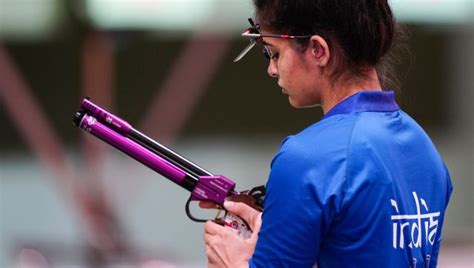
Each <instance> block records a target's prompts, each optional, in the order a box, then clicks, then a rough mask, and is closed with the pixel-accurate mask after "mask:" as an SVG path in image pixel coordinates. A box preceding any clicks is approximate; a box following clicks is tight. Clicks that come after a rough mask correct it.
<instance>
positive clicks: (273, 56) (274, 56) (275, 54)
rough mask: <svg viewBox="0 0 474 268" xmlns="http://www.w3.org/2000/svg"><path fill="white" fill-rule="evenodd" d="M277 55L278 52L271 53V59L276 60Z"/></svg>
mask: <svg viewBox="0 0 474 268" xmlns="http://www.w3.org/2000/svg"><path fill="white" fill-rule="evenodd" d="M279 55H280V54H278V53H273V54H272V57H271V59H272V60H277V59H278V56H279Z"/></svg>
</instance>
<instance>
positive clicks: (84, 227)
mask: <svg viewBox="0 0 474 268" xmlns="http://www.w3.org/2000/svg"><path fill="white" fill-rule="evenodd" d="M391 5H392V8H393V10H394V12H395V14H396V16H397V18H398V20H399V21H400V22H401V23H403V24H404V25H406V27H407V28H408V29H409V32H410V38H409V40H408V43H407V47H408V48H409V50H410V52H409V54H407V53H404V54H400V55H399V56H397V58H396V59H397V65H396V70H397V75H398V77H399V78H400V82H401V90H400V91H399V92H397V95H398V100H399V102H400V104H401V105H402V107H403V109H404V110H405V111H407V112H408V113H409V114H410V115H412V116H413V117H414V118H415V119H416V120H417V121H418V122H419V123H420V124H421V125H422V126H423V127H424V128H425V130H426V131H427V132H428V134H429V135H430V136H431V137H432V139H433V141H434V143H435V144H436V146H437V148H438V149H439V151H440V152H441V155H442V156H443V158H444V160H445V162H446V163H447V165H448V167H449V169H450V172H451V177H452V181H453V184H454V188H455V190H454V194H453V196H452V199H451V203H450V204H449V209H448V212H447V219H446V222H445V226H444V230H443V234H444V242H443V244H442V247H443V249H442V252H441V256H440V259H439V262H440V267H473V266H474V260H473V255H474V242H473V239H474V219H473V218H474V210H473V204H474V200H473V195H472V192H473V191H474V187H473V173H474V172H473V165H474V159H473V155H474V154H473V148H474V147H473V144H474V142H473V137H474V130H473V121H474V120H473V114H474V111H473V106H474V105H472V100H473V99H474V98H473V97H474V96H473V91H474V56H473V55H474V51H473V50H474V27H473V23H474V19H473V18H474V1H472V0H410V1H406V0H403V1H402V0H399V1H397V0H392V1H391ZM252 14H253V10H252V5H251V2H250V0H244V1H242V0H0V125H1V131H0V267H51V266H54V267H204V266H205V265H206V258H205V253H204V246H203V241H202V229H203V225H202V224H199V223H195V222H192V221H190V220H189V219H188V218H187V217H186V215H185V212H184V205H185V202H186V199H187V198H188V193H187V192H186V191H185V190H183V189H181V188H178V187H177V186H176V185H174V184H173V183H171V182H169V181H168V180H166V179H164V178H163V177H161V176H159V175H157V174H156V173H154V172H152V171H150V170H148V169H147V168H145V167H143V166H142V165H141V164H138V163H136V162H135V161H133V160H131V159H130V158H128V157H126V156H124V155H123V154H121V153H120V152H118V151H117V150H115V149H113V148H111V147H109V146H107V145H105V144H103V143H101V142H99V141H98V140H97V139H95V138H94V137H92V136H87V135H84V134H83V133H82V131H80V130H79V129H77V128H76V127H74V126H73V125H72V121H71V120H72V115H73V114H74V113H75V112H76V110H77V108H78V106H79V103H80V100H81V98H82V97H84V96H90V97H92V100H93V101H94V102H96V103H98V104H100V105H101V106H103V107H106V108H108V110H110V111H112V112H114V113H116V114H117V115H119V116H120V117H122V118H123V119H125V120H127V121H128V122H130V123H131V124H132V125H134V126H135V127H136V128H137V129H139V130H141V131H142V132H144V133H146V134H147V135H149V136H151V137H152V138H154V139H157V140H158V141H160V142H161V143H163V144H165V145H167V146H170V147H171V148H172V149H174V150H176V151H178V152H179V153H180V154H182V155H184V156H186V157H187V158H189V159H191V160H193V161H194V162H196V163H197V164H199V165H201V166H203V167H205V168H206V169H208V170H210V171H212V172H213V173H215V174H224V175H226V176H227V177H229V178H232V179H233V180H235V181H236V182H237V186H238V188H239V190H243V189H248V188H251V187H253V186H256V185H261V184H264V183H265V182H266V179H267V175H268V171H269V166H270V161H271V159H272V156H273V154H274V153H275V152H276V150H277V149H278V146H279V144H280V142H281V140H282V139H283V138H284V137H286V136H288V135H291V134H295V133H297V132H298V131H300V130H302V129H303V128H304V127H306V126H308V125H309V124H311V123H313V122H315V121H317V120H319V118H320V117H321V115H322V113H321V111H320V109H319V108H315V109H306V110H295V109H293V108H291V107H290V105H289V104H288V100H287V98H286V97H285V96H284V95H282V94H281V92H280V89H279V88H278V87H277V85H276V83H275V81H273V80H272V79H271V78H269V77H268V76H267V74H266V62H265V60H263V58H262V57H261V55H260V51H258V49H254V50H253V51H252V52H251V53H250V55H248V56H247V57H245V58H244V59H243V60H242V61H240V62H238V63H235V64H234V63H232V60H233V58H234V57H235V56H236V55H237V54H238V53H239V52H240V50H241V49H242V48H243V47H244V46H246V44H247V42H248V41H247V40H243V39H241V38H240V33H241V31H242V30H244V29H245V28H246V27H247V24H248V23H247V18H248V17H250V16H252Z"/></svg>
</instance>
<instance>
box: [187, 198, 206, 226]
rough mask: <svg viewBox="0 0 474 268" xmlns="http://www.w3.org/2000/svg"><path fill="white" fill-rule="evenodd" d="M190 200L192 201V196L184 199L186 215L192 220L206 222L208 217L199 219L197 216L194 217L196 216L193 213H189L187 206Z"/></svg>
mask: <svg viewBox="0 0 474 268" xmlns="http://www.w3.org/2000/svg"><path fill="white" fill-rule="evenodd" d="M192 201H194V200H193V197H192V196H189V198H188V201H186V207H185V211H186V216H188V218H189V219H191V220H192V221H195V222H207V221H209V220H210V219H199V218H196V217H194V216H193V214H192V213H191V209H190V208H189V205H190V204H191V202H192Z"/></svg>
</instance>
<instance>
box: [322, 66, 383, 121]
mask: <svg viewBox="0 0 474 268" xmlns="http://www.w3.org/2000/svg"><path fill="white" fill-rule="evenodd" d="M366 90H370V91H380V90H382V86H381V84H380V81H379V78H378V75H377V71H376V70H375V68H372V69H371V70H369V71H368V72H367V73H366V75H365V76H364V77H351V78H347V76H341V78H340V79H338V81H336V82H334V83H328V86H327V87H326V90H325V92H323V94H322V96H321V107H322V108H323V112H324V113H325V114H326V113H327V112H328V111H329V110H331V109H332V108H333V107H334V106H336V105H337V104H338V103H339V102H341V101H343V100H344V99H346V98H348V97H350V96H352V95H354V94H356V93H358V92H360V91H366Z"/></svg>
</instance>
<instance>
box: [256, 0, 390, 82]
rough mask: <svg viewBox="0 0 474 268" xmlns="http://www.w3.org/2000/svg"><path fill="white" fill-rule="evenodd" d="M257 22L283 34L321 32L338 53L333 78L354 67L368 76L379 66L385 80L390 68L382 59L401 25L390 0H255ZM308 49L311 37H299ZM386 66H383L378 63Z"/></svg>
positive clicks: (301, 43)
mask: <svg viewBox="0 0 474 268" xmlns="http://www.w3.org/2000/svg"><path fill="white" fill-rule="evenodd" d="M254 4H255V10H256V18H257V22H258V23H260V24H261V25H263V26H266V27H269V28H270V29H271V30H273V31H276V32H278V33H281V34H291V35H308V34H311V35H314V34H317V35H320V36H322V37H323V38H324V39H325V40H326V41H327V42H328V44H329V46H330V48H331V49H332V50H333V51H335V52H336V53H337V56H338V57H337V58H338V65H337V69H336V71H335V73H334V74H333V78H335V77H338V76H340V75H342V74H343V73H344V72H345V71H346V70H350V71H351V72H352V73H353V74H355V75H360V76H363V75H364V69H365V68H366V67H368V66H377V70H378V71H379V72H378V73H379V76H383V77H380V79H381V80H382V81H384V80H387V79H385V76H386V74H385V73H386V72H385V71H384V70H386V69H387V67H389V64H387V62H386V60H384V61H382V57H384V56H385V55H386V54H387V52H388V51H389V50H390V48H391V47H392V43H393V41H394V38H395V32H396V29H397V24H396V21H395V18H394V16H393V14H392V11H391V9H390V6H389V5H388V3H387V0H254ZM297 42H299V44H300V47H301V48H302V49H306V47H307V45H308V40H307V39H303V40H297ZM379 64H380V65H383V66H380V68H379V66H378V65H379Z"/></svg>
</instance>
